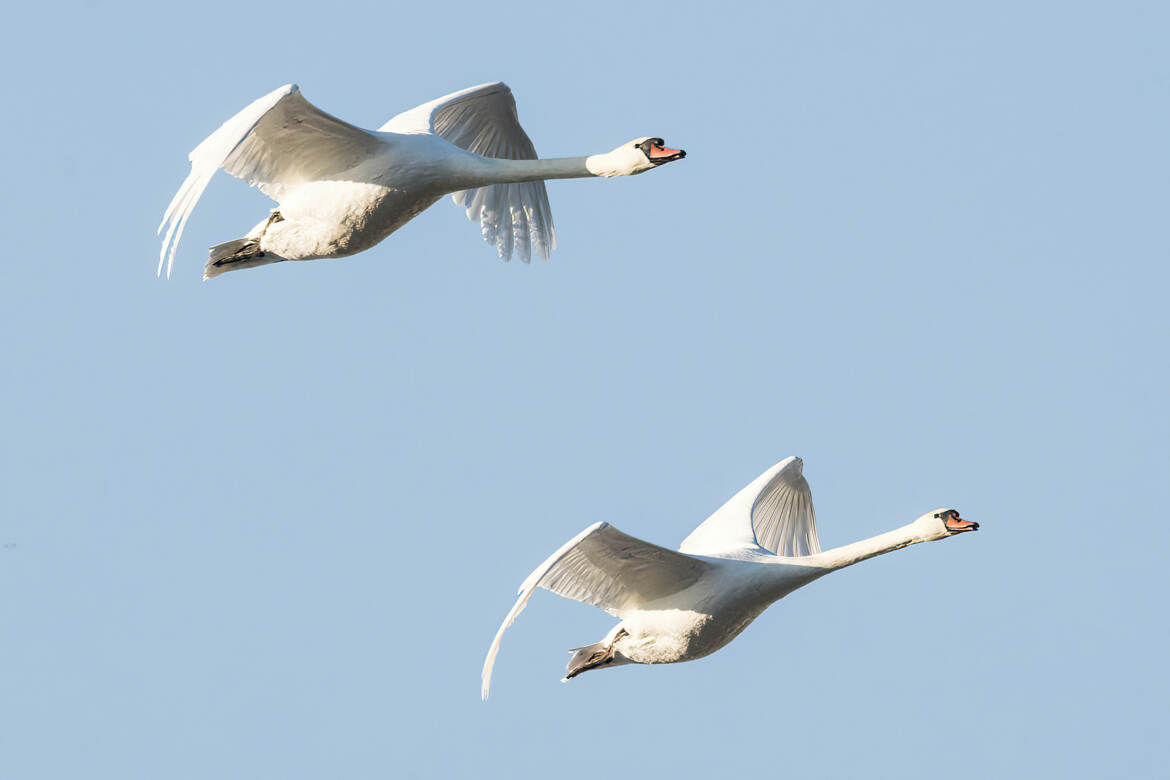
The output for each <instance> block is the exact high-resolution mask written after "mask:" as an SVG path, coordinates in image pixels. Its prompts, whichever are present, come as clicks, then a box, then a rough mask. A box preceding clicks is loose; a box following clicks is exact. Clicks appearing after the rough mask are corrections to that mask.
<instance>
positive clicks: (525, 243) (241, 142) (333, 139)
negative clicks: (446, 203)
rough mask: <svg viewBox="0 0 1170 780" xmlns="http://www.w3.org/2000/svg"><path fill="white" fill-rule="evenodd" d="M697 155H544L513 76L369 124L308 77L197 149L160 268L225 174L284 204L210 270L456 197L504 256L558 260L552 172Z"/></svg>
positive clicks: (658, 149)
mask: <svg viewBox="0 0 1170 780" xmlns="http://www.w3.org/2000/svg"><path fill="white" fill-rule="evenodd" d="M685 156H686V152H684V151H683V150H681V149H668V148H666V146H665V145H664V141H663V140H662V139H661V138H651V137H644V138H635V139H634V140H633V141H630V142H629V143H625V144H622V145H621V146H619V147H618V148H616V149H614V150H613V151H612V152H607V153H605V154H595V155H592V156H589V157H568V158H562V159H547V160H538V159H537V158H536V149H535V148H534V147H533V146H532V141H530V140H529V139H528V136H527V134H525V132H524V130H523V128H521V127H520V121H519V120H518V119H517V117H516V101H515V100H513V98H512V91H511V90H510V89H508V87H507V85H505V84H502V83H499V82H496V83H493V84H482V85H480V86H478V87H471V88H469V89H465V90H462V91H460V92H454V93H452V94H450V95H447V96H446V97H441V98H439V99H437V100H432V101H431V102H429V103H424V104H423V105H421V106H418V107H417V108H413V109H411V110H410V111H406V112H404V113H402V114H399V115H398V116H396V117H394V118H393V119H391V120H390V121H389V122H387V123H386V124H384V125H382V127H381V128H379V129H378V130H377V131H371V130H363V129H361V128H359V127H356V126H354V125H351V124H349V123H348V122H343V121H342V120H340V119H338V118H337V117H335V116H332V115H330V114H326V113H325V112H324V111H321V110H320V109H318V108H317V107H315V106H313V105H312V104H311V103H309V102H308V101H307V100H305V98H304V97H302V96H301V92H300V90H299V89H298V88H297V86H296V85H295V84H288V85H286V86H283V87H281V88H280V89H278V90H275V91H274V92H271V93H269V94H267V95H265V96H264V97H262V98H260V99H259V100H257V101H255V102H254V103H252V104H251V105H250V106H248V107H247V108H245V109H244V110H243V111H241V112H240V113H238V114H236V115H235V116H234V117H232V118H231V119H229V120H228V121H226V122H224V123H223V125H222V126H221V127H220V128H219V129H218V130H216V131H215V132H214V133H212V134H211V135H210V136H208V137H207V139H206V140H204V141H203V143H201V144H199V145H198V146H196V147H195V149H194V151H192V152H191V154H190V155H189V159H190V160H191V173H189V174H188V175H187V179H186V180H185V181H184V182H183V185H182V186H181V187H180V188H179V191H178V193H176V194H175V197H174V198H173V199H172V200H171V203H170V205H169V206H167V210H166V213H165V214H164V215H163V221H162V224H160V225H159V229H158V232H159V233H162V232H163V231H164V229H165V230H166V234H165V236H164V237H163V242H162V250H161V251H160V252H159V258H158V273H159V275H160V276H161V275H162V268H163V264H164V261H165V264H166V268H167V277H168V278H169V277H170V275H171V265H172V264H173V262H174V259H175V247H176V246H178V243H179V238H180V236H182V234H183V227H184V226H185V225H186V224H187V219H188V218H189V217H190V216H191V211H192V209H194V208H195V203H196V202H197V201H198V200H199V196H200V195H202V194H203V190H204V189H206V188H207V183H208V182H209V181H210V180H211V177H212V176H213V175H214V174H215V172H216V171H217V170H218V169H220V168H223V169H224V170H225V171H227V172H228V173H230V174H231V175H232V176H236V177H238V178H241V179H244V180H245V181H247V182H248V183H249V184H254V185H256V186H257V187H259V188H260V191H261V192H263V193H264V194H265V195H267V196H268V197H270V198H272V199H273V200H274V201H276V202H277V203H278V204H279V205H278V207H277V208H275V209H273V210H272V211H271V213H270V214H269V215H268V216H267V217H265V218H264V219H263V220H261V221H260V223H259V224H258V225H256V227H254V228H252V230H251V231H250V232H249V233H248V234H247V235H246V236H245V237H244V238H239V239H235V240H233V241H228V242H226V243H223V244H219V245H217V246H213V247H212V248H211V250H210V258H211V259H210V260H208V262H207V264H206V265H205V266H204V269H203V278H204V279H209V278H211V277H213V276H218V275H219V274H221V273H223V272H225V271H232V270H236V269H240V268H252V267H254V266H258V265H266V264H267V263H277V262H280V261H282V260H315V259H318V258H322V257H345V256H347V255H352V254H355V253H357V252H361V251H363V250H366V249H369V248H370V247H372V246H374V245H375V244H377V243H378V242H379V241H381V240H382V239H384V238H386V236H388V235H390V234H391V233H393V232H394V231H395V230H397V229H398V228H400V227H402V226H403V225H404V224H406V223H407V222H409V221H410V220H411V219H413V218H414V217H416V216H418V214H419V213H420V212H422V211H423V210H424V209H426V208H427V207H428V206H430V205H431V204H433V203H434V202H435V201H437V200H438V199H439V198H441V197H442V196H443V195H447V194H453V196H454V199H455V203H457V204H458V205H460V206H463V207H465V208H466V209H467V216H468V218H470V219H471V220H473V221H478V222H479V223H480V226H481V227H482V230H483V237H484V239H485V240H486V241H488V242H490V243H494V244H495V245H496V249H497V251H498V252H499V255H500V257H502V258H503V259H505V260H508V259H509V258H510V257H511V256H512V253H513V252H515V253H516V254H517V255H518V256H519V257H520V259H521V260H523V261H524V262H528V260H529V257H530V256H531V255H532V254H533V253H536V254H537V255H539V256H540V257H542V258H544V259H545V260H547V259H548V253H549V250H551V249H554V248H555V247H556V233H555V231H554V230H553V222H552V212H551V211H550V210H549V205H548V194H547V193H546V192H545V188H544V180H545V179H571V178H583V177H588V176H629V175H633V174H636V173H642V172H644V171H648V170H651V169H652V168H657V167H658V166H660V165H663V164H665V163H668V162H671V161H672V160H678V159H680V158H682V157H685Z"/></svg>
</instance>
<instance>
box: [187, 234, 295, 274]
mask: <svg viewBox="0 0 1170 780" xmlns="http://www.w3.org/2000/svg"><path fill="white" fill-rule="evenodd" d="M207 254H208V257H209V258H210V259H209V260H208V261H207V264H206V265H204V266H203V278H204V280H207V279H210V278H212V277H213V276H219V275H220V274H222V273H225V272H227V271H238V270H240V269H241V268H255V267H256V266H258V265H268V264H269V263H279V262H280V261H281V260H283V259H284V258H283V257H281V256H279V255H274V254H272V253H271V252H264V251H261V249H260V242H259V241H257V240H256V239H254V238H237V239H235V240H234V241H227V242H224V243H222V244H216V245H215V246H213V247H212V248H211V249H210V250H209V251H208V253H207Z"/></svg>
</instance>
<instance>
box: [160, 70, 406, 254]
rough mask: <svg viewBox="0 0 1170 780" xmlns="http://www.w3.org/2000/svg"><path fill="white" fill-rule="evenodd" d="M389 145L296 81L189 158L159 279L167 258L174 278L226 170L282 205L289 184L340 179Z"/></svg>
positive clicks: (169, 220) (167, 222)
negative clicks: (213, 185)
mask: <svg viewBox="0 0 1170 780" xmlns="http://www.w3.org/2000/svg"><path fill="white" fill-rule="evenodd" d="M383 148H384V144H383V142H382V141H381V140H379V139H378V137H377V136H375V135H374V134H372V133H370V132H368V131H366V130H362V129H361V128H358V127H354V126H353V125H351V124H349V123H348V122H343V121H341V120H340V119H338V118H337V117H335V116H332V115H330V114H326V113H325V112H324V111H321V110H320V109H318V108H317V107H315V106H313V105H312V104H311V103H309V101H307V100H305V99H304V97H302V96H301V91H300V89H298V88H297V85H296V84H286V85H285V86H283V87H281V88H280V89H278V90H275V91H273V92H270V93H268V94H267V95H265V96H264V97H262V98H260V99H259V100H257V101H255V102H253V103H252V104H251V105H250V106H248V107H247V108H245V109H244V110H243V111H241V112H240V113H238V114H236V115H235V116H233V117H232V118H231V119H229V120H228V121H226V122H224V123H223V124H222V125H221V126H220V128H219V129H218V130H216V131H215V132H214V133H212V134H211V135H209V136H208V137H207V138H206V139H205V140H204V141H203V143H201V144H199V145H198V146H196V147H195V149H194V150H193V151H192V152H191V154H189V155H188V159H190V160H191V173H189V174H188V175H187V179H186V180H185V181H184V182H183V186H181V187H179V191H178V192H177V193H176V194H175V197H174V198H173V199H172V200H171V204H170V205H169V206H167V210H166V214H164V215H163V221H162V224H160V225H159V227H158V230H159V232H160V233H161V232H162V231H163V228H166V230H167V233H166V237H165V238H163V244H162V250H161V251H160V252H159V256H158V272H159V274H160V275H161V274H162V266H163V260H164V258H165V259H166V260H167V276H168V277H170V275H171V264H172V263H173V262H174V259H175V248H176V247H177V246H178V244H179V237H180V236H182V235H183V227H184V225H186V224H187V218H188V217H190V216H191V211H192V210H193V209H194V208H195V203H196V202H197V201H198V200H199V196H200V195H202V194H203V190H205V189H206V188H207V183H208V182H209V181H211V177H212V176H213V175H214V174H215V172H216V170H218V169H219V168H223V169H224V170H225V171H227V172H228V173H230V174H231V175H232V176H236V177H238V178H241V179H244V180H245V181H247V182H248V183H249V184H255V185H258V186H259V187H260V189H261V191H263V192H264V194H265V195H268V196H269V197H270V198H273V199H274V200H277V201H279V199H280V196H281V192H282V189H283V187H285V186H288V185H294V184H301V183H304V182H307V181H315V180H317V179H323V178H328V177H331V176H336V175H337V174H339V173H342V172H344V171H347V170H349V169H351V168H353V167H354V166H356V165H358V164H360V163H361V162H363V161H364V160H366V159H368V158H369V157H371V156H373V155H375V154H377V153H378V152H379V151H381V150H382V149H383ZM168 246H169V247H170V253H169V255H168V252H167V247H168Z"/></svg>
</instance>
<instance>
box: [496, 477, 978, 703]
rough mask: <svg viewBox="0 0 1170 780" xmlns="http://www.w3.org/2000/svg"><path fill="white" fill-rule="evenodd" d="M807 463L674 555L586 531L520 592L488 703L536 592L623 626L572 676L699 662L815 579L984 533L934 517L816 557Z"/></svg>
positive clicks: (726, 509)
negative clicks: (922, 545) (514, 628)
mask: <svg viewBox="0 0 1170 780" xmlns="http://www.w3.org/2000/svg"><path fill="white" fill-rule="evenodd" d="M802 467H803V462H802V461H801V460H800V458H796V457H791V458H787V459H785V460H783V461H781V462H780V463H777V464H776V465H775V466H773V467H772V468H770V469H768V470H767V471H765V472H764V473H763V474H761V475H760V476H759V477H757V478H756V479H755V480H753V481H752V482H751V484H749V485H748V486H747V487H745V488H744V489H743V490H741V491H739V492H738V493H737V494H736V495H735V496H733V497H732V498H731V500H730V501H728V502H727V503H726V504H724V505H723V506H722V507H720V508H719V509H718V510H717V511H716V512H715V513H714V514H712V515H711V516H710V517H709V518H707V520H705V521H704V522H703V523H702V524H701V525H700V526H699V527H698V528H696V529H695V530H694V531H693V532H692V533H691V534H690V535H689V536H688V537H687V538H686V539H685V540H684V541H683V543H682V545H681V547H680V548H679V551H678V552H675V551H674V550H668V549H666V548H664V547H659V546H658V545H655V544H650V543H649V542H644V541H642V540H640V539H637V538H635V537H632V536H629V535H627V534H624V533H622V532H621V531H619V530H617V529H616V528H614V527H613V526H611V525H609V524H608V523H596V524H594V525H592V526H590V527H589V528H586V529H585V530H584V531H582V532H581V533H580V534H578V535H577V536H576V537H574V538H573V539H571V540H570V541H569V542H568V543H567V544H565V545H564V546H563V547H561V548H560V549H559V550H557V551H556V552H555V553H553V554H552V555H551V556H549V558H548V559H547V560H546V561H545V562H544V563H542V564H541V565H540V566H539V567H537V569H536V571H534V572H532V574H530V575H529V576H528V578H527V579H525V580H524V582H523V584H522V585H521V586H520V592H519V599H517V601H516V603H515V604H514V605H513V606H512V609H511V610H510V611H509V612H508V615H507V616H506V617H505V618H504V622H503V624H502V625H501V626H500V629H499V631H497V632H496V636H495V638H494V639H493V640H492V644H491V647H490V648H489V649H488V654H487V658H486V660H485V661H484V667H483V689H482V694H483V697H484V698H485V699H486V698H487V696H488V692H489V689H490V685H491V676H492V668H493V666H494V665H495V659H496V654H497V653H498V652H499V648H500V640H501V639H502V637H503V635H504V631H505V630H506V629H507V628H508V626H510V625H512V622H513V621H514V620H515V619H516V616H517V615H519V614H520V612H521V611H522V610H523V609H524V607H525V605H526V604H527V603H528V599H529V597H530V596H531V595H532V593H533V591H534V590H536V588H538V587H541V588H545V589H547V590H551V591H552V592H554V593H556V594H558V595H561V596H564V597H566V598H571V599H574V600H576V601H582V602H585V603H587V604H593V605H594V606H597V607H600V608H601V609H604V610H605V611H606V612H609V613H610V614H611V615H614V616H615V617H618V618H621V622H619V623H618V624H617V625H616V626H614V627H613V629H612V630H611V631H610V632H609V633H608V634H607V635H606V637H605V638H604V639H603V640H602V641H601V642H598V643H596V644H594V645H590V646H588V647H583V648H579V649H578V652H577V653H576V655H574V656H573V659H572V660H571V661H570V662H569V667H568V675H567V676H566V679H569V678H571V677H574V676H576V675H578V674H580V673H582V672H585V671H589V670H592V669H599V668H605V667H607V666H620V665H622V664H628V663H677V662H680V661H690V660H694V659H696V658H702V657H703V656H705V655H709V654H710V653H713V652H715V651H716V650H718V649H719V648H721V647H723V646H724V645H726V644H727V643H728V642H730V641H731V640H732V639H734V638H735V637H736V636H738V635H739V633H740V632H741V631H743V629H744V628H746V627H747V626H748V624H750V623H751V622H752V621H753V620H754V619H755V618H756V617H757V616H759V615H760V613H762V612H763V611H764V610H765V609H766V608H767V607H768V606H769V605H770V604H772V603H773V602H775V601H776V600H778V599H780V598H782V597H784V596H786V595H787V594H789V593H791V592H792V591H794V590H796V589H797V588H799V587H801V586H802V585H806V584H808V583H809V582H812V581H813V580H815V579H817V578H818V577H821V576H824V575H825V574H828V573H829V572H831V571H835V570H837V569H840V568H844V567H845V566H849V565H851V564H853V563H857V562H858V561H861V560H865V559H866V558H870V557H873V556H874V555H880V554H882V553H884V552H889V551H891V550H896V549H899V548H901V547H905V546H907V545H909V544H914V543H916V542H923V541H931V540H934V539H942V538H945V537H947V536H953V535H954V534H957V533H960V532H963V531H972V530H975V529H977V528H978V527H979V526H978V524H977V523H972V522H970V521H966V520H962V519H960V518H959V513H958V512H956V511H955V510H953V509H936V510H934V511H932V512H928V513H927V514H925V515H922V516H921V517H919V518H918V519H917V520H915V521H914V522H913V523H911V524H909V525H906V526H903V527H902V528H899V529H896V530H894V531H890V532H889V533H886V534H881V535H880V536H875V537H873V538H871V539H866V540H864V541H861V542H856V543H854V544H850V545H846V546H844V547H839V548H836V549H834V550H829V551H828V552H821V551H820V545H819V543H818V541H817V530H816V516H815V514H814V512H813V505H812V492H811V491H810V490H809V486H808V482H807V481H806V480H805V478H804V475H803V473H802Z"/></svg>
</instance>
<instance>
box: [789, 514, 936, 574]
mask: <svg viewBox="0 0 1170 780" xmlns="http://www.w3.org/2000/svg"><path fill="white" fill-rule="evenodd" d="M924 541H926V539H925V538H924V537H923V535H922V528H921V527H919V525H918V523H917V522H914V523H910V524H909V525H904V526H902V527H901V528H895V529H894V530H893V531H887V532H886V533H884V534H878V535H877V536H874V537H871V538H869V539H862V540H861V541H860V542H854V543H853V544H847V545H845V546H843V547H836V548H834V549H832V550H826V551H825V552H821V553H817V554H816V555H809V556H807V557H805V558H802V559H801V561H802V562H804V563H807V564H808V565H810V566H818V567H823V568H825V569H828V570H830V571H833V570H836V569H844V568H845V567H846V566H852V565H853V564H855V563H858V562H860V561H864V560H865V559H867V558H873V557H874V556H877V555H884V554H885V553H888V552H893V551H894V550H900V549H902V548H903V547H905V546H907V545H910V544H915V543H917V542H924Z"/></svg>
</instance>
